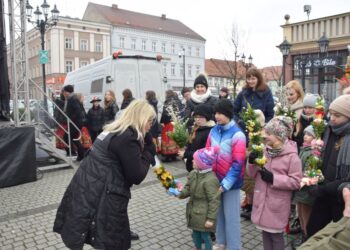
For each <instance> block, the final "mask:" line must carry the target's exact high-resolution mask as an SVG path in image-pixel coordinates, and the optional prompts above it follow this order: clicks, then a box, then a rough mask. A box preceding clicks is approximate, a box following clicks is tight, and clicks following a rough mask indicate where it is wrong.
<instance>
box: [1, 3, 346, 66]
mask: <svg viewBox="0 0 350 250" xmlns="http://www.w3.org/2000/svg"><path fill="white" fill-rule="evenodd" d="M5 2H7V0H5ZM29 2H30V4H31V5H32V6H33V7H36V6H37V5H41V4H42V2H43V0H29ZM47 2H48V4H50V5H51V7H53V5H54V4H57V8H58V9H59V11H60V15H62V16H66V15H68V16H70V17H78V18H82V16H83V14H84V11H85V8H86V6H87V3H88V2H89V1H88V0H47ZM90 2H95V3H99V4H103V5H108V6H111V5H112V3H114V4H118V7H119V8H121V9H126V10H131V11H135V12H141V13H145V14H150V15H156V16H160V15H161V14H166V16H167V17H168V18H171V19H176V20H179V21H181V22H182V23H184V24H185V25H187V26H188V27H190V28H191V29H192V30H194V31H195V32H197V33H198V34H199V35H201V36H202V37H204V38H205V39H206V46H205V50H206V51H205V57H206V58H218V59H224V58H229V59H232V58H233V52H232V49H230V48H229V47H228V42H227V41H228V38H229V33H230V30H231V29H232V26H233V24H236V25H237V27H238V29H239V30H240V32H241V34H242V35H241V37H242V39H241V41H242V43H241V44H242V45H243V46H242V48H240V50H239V53H240V54H241V53H244V54H245V55H246V56H249V54H251V55H252V57H253V58H254V59H253V63H254V64H255V65H257V66H258V67H259V68H260V67H264V66H271V65H281V64H282V55H281V53H280V52H279V50H278V49H277V48H276V45H278V44H280V43H281V42H282V41H283V33H282V28H281V27H280V25H282V24H284V22H285V20H284V15H285V14H289V15H290V22H292V23H293V22H299V21H304V20H307V15H306V13H304V10H303V6H304V5H305V4H308V5H311V6H312V10H311V14H310V19H314V18H319V17H323V16H329V15H335V14H339V13H344V12H349V11H350V1H349V0H308V1H305V0H217V1H213V0H201V1H200V0H197V1H196V0H192V1H191V0H176V1H175V0H103V1H99V0H90ZM28 28H31V27H30V26H28Z"/></svg>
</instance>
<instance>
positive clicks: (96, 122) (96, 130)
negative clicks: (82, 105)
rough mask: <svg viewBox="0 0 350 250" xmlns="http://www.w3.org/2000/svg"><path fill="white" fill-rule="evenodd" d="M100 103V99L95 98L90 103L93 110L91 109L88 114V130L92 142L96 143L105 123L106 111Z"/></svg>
mask: <svg viewBox="0 0 350 250" xmlns="http://www.w3.org/2000/svg"><path fill="white" fill-rule="evenodd" d="M100 101H101V99H100V98H98V97H96V96H94V97H93V98H92V100H91V101H90V103H92V108H91V109H89V111H88V113H87V121H88V129H89V133H90V136H91V140H92V142H94V141H95V139H96V137H97V136H98V135H99V134H100V133H101V132H102V128H103V125H104V122H105V119H104V110H103V108H102V107H101V106H100Z"/></svg>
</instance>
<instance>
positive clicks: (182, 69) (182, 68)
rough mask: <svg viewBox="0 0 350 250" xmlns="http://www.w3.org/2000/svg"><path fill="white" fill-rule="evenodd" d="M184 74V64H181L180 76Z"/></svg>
mask: <svg viewBox="0 0 350 250" xmlns="http://www.w3.org/2000/svg"><path fill="white" fill-rule="evenodd" d="M183 74H184V65H183V64H180V76H182V75H183Z"/></svg>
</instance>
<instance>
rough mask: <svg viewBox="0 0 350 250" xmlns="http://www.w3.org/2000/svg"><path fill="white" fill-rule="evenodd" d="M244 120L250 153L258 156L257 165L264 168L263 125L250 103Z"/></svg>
mask: <svg viewBox="0 0 350 250" xmlns="http://www.w3.org/2000/svg"><path fill="white" fill-rule="evenodd" d="M242 119H243V121H244V123H245V125H246V132H247V133H248V137H249V145H248V151H249V152H250V153H251V154H254V155H256V156H257V157H256V158H255V164H256V165H257V166H259V167H264V165H265V164H266V157H265V155H264V144H263V138H262V134H261V132H262V125H261V123H260V121H259V120H258V115H257V113H256V112H255V111H254V109H253V108H252V106H251V105H250V104H249V103H248V105H247V108H244V110H243V112H242Z"/></svg>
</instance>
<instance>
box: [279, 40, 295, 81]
mask: <svg viewBox="0 0 350 250" xmlns="http://www.w3.org/2000/svg"><path fill="white" fill-rule="evenodd" d="M291 47H292V45H291V44H290V43H289V42H288V41H287V38H284V41H283V42H282V43H281V44H280V45H278V46H277V48H279V49H280V51H281V53H282V55H283V64H282V74H283V78H282V82H283V84H285V81H286V61H287V57H288V55H289V51H290V48H291ZM281 87H282V83H281Z"/></svg>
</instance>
